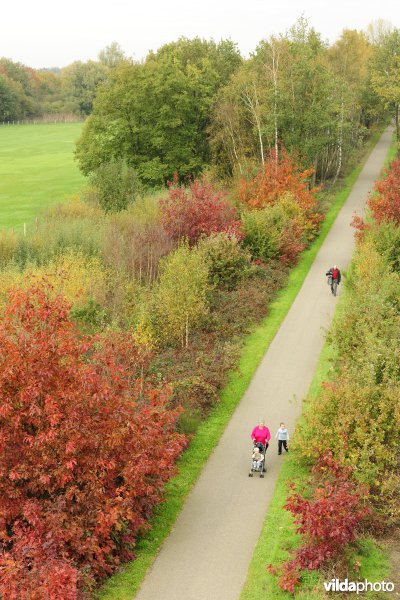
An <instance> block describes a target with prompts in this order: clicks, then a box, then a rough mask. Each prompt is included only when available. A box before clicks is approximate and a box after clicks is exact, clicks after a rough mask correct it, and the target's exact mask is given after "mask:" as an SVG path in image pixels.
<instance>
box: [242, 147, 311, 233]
mask: <svg viewBox="0 0 400 600" xmlns="http://www.w3.org/2000/svg"><path fill="white" fill-rule="evenodd" d="M313 173H314V169H313V168H309V169H305V170H302V167H301V166H300V164H299V162H298V161H297V159H296V158H293V157H291V156H290V154H289V153H288V152H287V150H285V149H284V148H282V149H281V150H280V152H279V157H278V158H277V156H276V153H275V151H272V152H271V153H270V155H269V157H268V158H267V160H266V161H265V163H264V165H263V166H262V167H260V169H259V171H258V173H257V175H256V176H255V177H254V179H252V180H251V181H247V180H246V179H242V181H241V184H240V192H239V193H240V200H241V201H242V202H243V203H245V204H247V206H248V207H249V208H255V209H260V208H264V207H266V206H268V205H274V204H277V203H278V202H279V200H280V199H281V198H282V197H283V196H285V195H287V194H290V195H291V196H292V197H293V198H294V200H295V201H296V203H297V204H298V205H299V207H300V208H301V209H302V210H303V211H304V213H305V215H306V216H307V218H308V219H309V220H310V221H311V222H312V223H313V225H315V226H317V225H318V224H319V223H320V222H321V215H319V214H318V213H317V212H316V206H317V199H316V196H315V194H316V192H317V191H318V188H316V187H314V188H311V189H310V186H309V179H310V177H311V176H312V174H313Z"/></svg>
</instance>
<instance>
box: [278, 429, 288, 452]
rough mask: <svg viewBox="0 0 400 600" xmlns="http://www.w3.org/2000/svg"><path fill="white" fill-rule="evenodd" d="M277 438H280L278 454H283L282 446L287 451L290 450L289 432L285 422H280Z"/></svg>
mask: <svg viewBox="0 0 400 600" xmlns="http://www.w3.org/2000/svg"><path fill="white" fill-rule="evenodd" d="M275 439H276V440H278V454H282V446H283V447H284V448H285V450H286V452H289V448H288V441H289V432H288V430H287V429H286V425H285V423H281V424H280V427H279V429H278V431H277V432H276V435H275Z"/></svg>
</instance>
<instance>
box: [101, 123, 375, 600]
mask: <svg viewBox="0 0 400 600" xmlns="http://www.w3.org/2000/svg"><path fill="white" fill-rule="evenodd" d="M380 135H381V132H378V133H376V135H375V136H373V138H372V139H371V141H370V143H369V145H368V154H369V152H370V151H371V150H372V148H373V146H374V145H375V144H376V142H377V141H378V139H379V137H380ZM366 158H367V156H366V157H365V160H366ZM363 165H364V162H363V163H362V164H360V165H359V166H358V167H356V168H355V169H354V170H353V171H352V172H351V173H350V175H349V176H348V177H347V178H346V179H345V181H344V183H343V189H341V190H340V191H339V192H338V193H337V194H336V195H335V198H334V201H333V203H332V206H331V208H330V209H329V211H328V213H327V215H326V218H325V221H324V222H323V224H322V226H321V229H320V234H319V237H318V238H317V239H316V240H315V241H314V243H313V244H312V246H311V247H310V248H309V249H308V250H306V251H305V252H304V253H303V254H302V256H301V259H300V262H299V263H298V265H297V266H296V267H295V268H294V269H293V270H292V272H291V274H290V276H289V278H288V283H287V285H286V286H285V287H284V288H283V289H282V290H281V291H280V292H279V293H278V294H277V297H276V299H275V300H274V302H272V303H271V306H270V311H269V314H268V316H267V317H266V318H265V319H264V321H263V322H262V323H261V325H260V326H259V327H257V329H256V330H255V331H254V332H253V333H251V334H250V335H248V336H247V337H246V338H245V340H244V345H243V350H242V355H241V359H240V362H239V367H238V369H237V370H235V371H233V372H231V374H230V377H229V381H228V384H227V385H226V387H225V388H224V390H223V391H222V393H221V401H220V402H219V404H218V405H217V406H216V407H215V408H214V409H213V410H212V411H211V413H210V416H209V418H208V419H207V421H205V422H204V423H203V424H202V425H201V426H200V427H199V429H198V430H197V433H196V435H195V437H194V438H193V440H192V442H191V443H190V446H189V448H188V449H187V450H186V451H185V452H184V454H183V455H182V457H181V458H180V460H179V461H178V471H179V473H178V475H177V476H176V477H174V478H173V479H172V480H171V481H170V482H169V483H168V484H167V485H166V488H165V490H166V499H165V501H164V502H163V503H162V504H160V505H159V506H158V507H157V508H156V509H155V512H154V515H153V517H152V519H151V521H150V526H151V530H150V531H149V533H148V534H147V535H145V536H144V537H143V538H141V539H140V540H139V541H138V543H137V547H136V560H134V561H132V562H131V563H129V564H128V565H127V566H126V567H125V568H124V570H122V571H120V572H119V573H117V574H115V575H114V576H112V577H111V578H110V579H108V581H107V582H106V583H105V584H104V586H103V587H102V588H101V590H99V592H98V595H97V597H98V598H100V599H101V600H128V599H129V600H131V599H132V597H133V596H134V594H135V593H136V592H137V591H138V589H139V587H140V585H141V583H142V581H143V578H144V576H145V574H146V572H147V570H148V569H149V567H150V566H151V565H152V563H153V562H154V560H155V558H156V555H157V552H158V550H159V548H160V546H161V544H162V542H163V541H164V540H165V538H166V537H167V536H168V534H169V532H170V530H171V528H172V526H173V524H174V523H175V521H176V518H177V516H178V514H179V512H180V511H181V509H182V506H183V503H184V501H185V498H186V496H187V495H188V493H189V491H190V490H191V488H192V487H193V485H194V483H195V482H196V480H197V478H198V476H199V475H200V472H201V470H202V468H203V466H204V464H205V462H206V461H207V459H208V457H209V456H210V454H211V452H212V451H213V449H214V448H215V446H216V445H217V443H218V441H219V439H220V437H221V435H222V433H223V431H224V429H225V427H226V425H227V423H228V421H229V419H230V417H231V416H232V414H233V412H234V410H235V408H236V406H237V404H238V403H239V402H240V400H241V398H242V396H243V394H244V392H245V391H246V389H247V388H248V386H249V384H250V381H251V379H252V377H253V375H254V373H255V371H256V369H257V367H258V365H259V363H260V361H261V359H262V357H263V356H264V354H265V352H266V350H267V349H268V347H269V344H270V343H271V341H272V340H273V338H274V337H275V334H276V332H277V331H278V329H279V327H280V325H281V323H282V321H283V320H284V318H285V316H286V314H287V313H288V311H289V309H290V307H291V305H292V303H293V300H294V299H295V297H296V296H297V294H298V292H299V290H300V288H301V286H302V284H303V281H304V279H305V277H306V275H307V273H308V271H309V269H310V266H311V265H312V263H313V261H314V259H315V256H316V254H317V253H318V251H319V249H320V247H321V245H322V243H323V242H324V240H325V238H326V236H327V235H328V232H329V230H330V228H331V226H332V224H333V222H334V221H335V219H336V217H337V215H338V213H339V211H340V209H341V208H342V206H343V204H344V203H345V201H346V200H347V197H348V196H349V194H350V192H351V189H352V187H353V184H354V182H355V181H356V179H357V177H358V176H359V174H360V172H361V170H362V167H363ZM262 564H263V563H262ZM262 564H261V565H260V564H259V568H261V569H262V568H263V567H262Z"/></svg>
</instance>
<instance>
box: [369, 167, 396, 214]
mask: <svg viewBox="0 0 400 600" xmlns="http://www.w3.org/2000/svg"><path fill="white" fill-rule="evenodd" d="M368 206H369V207H370V209H371V211H372V215H373V217H374V219H375V221H377V222H378V223H382V221H393V222H394V223H396V224H397V225H400V158H396V159H395V160H393V161H392V162H391V164H390V167H389V169H388V170H387V172H386V173H385V175H384V177H382V178H381V179H380V180H379V181H377V182H376V184H375V193H374V194H372V195H371V197H370V199H369V202H368Z"/></svg>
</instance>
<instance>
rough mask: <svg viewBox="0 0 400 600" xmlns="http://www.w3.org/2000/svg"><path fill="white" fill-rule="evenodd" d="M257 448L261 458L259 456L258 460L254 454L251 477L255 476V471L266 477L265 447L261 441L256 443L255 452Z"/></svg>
mask: <svg viewBox="0 0 400 600" xmlns="http://www.w3.org/2000/svg"><path fill="white" fill-rule="evenodd" d="M256 448H258V449H259V451H260V458H259V460H256V459H255V458H253V455H252V457H251V467H250V472H249V477H253V473H260V477H264V473H265V472H266V470H267V469H266V467H265V447H264V445H263V444H261V443H260V442H258V443H257V444H254V446H253V454H254V453H255V449H256Z"/></svg>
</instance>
